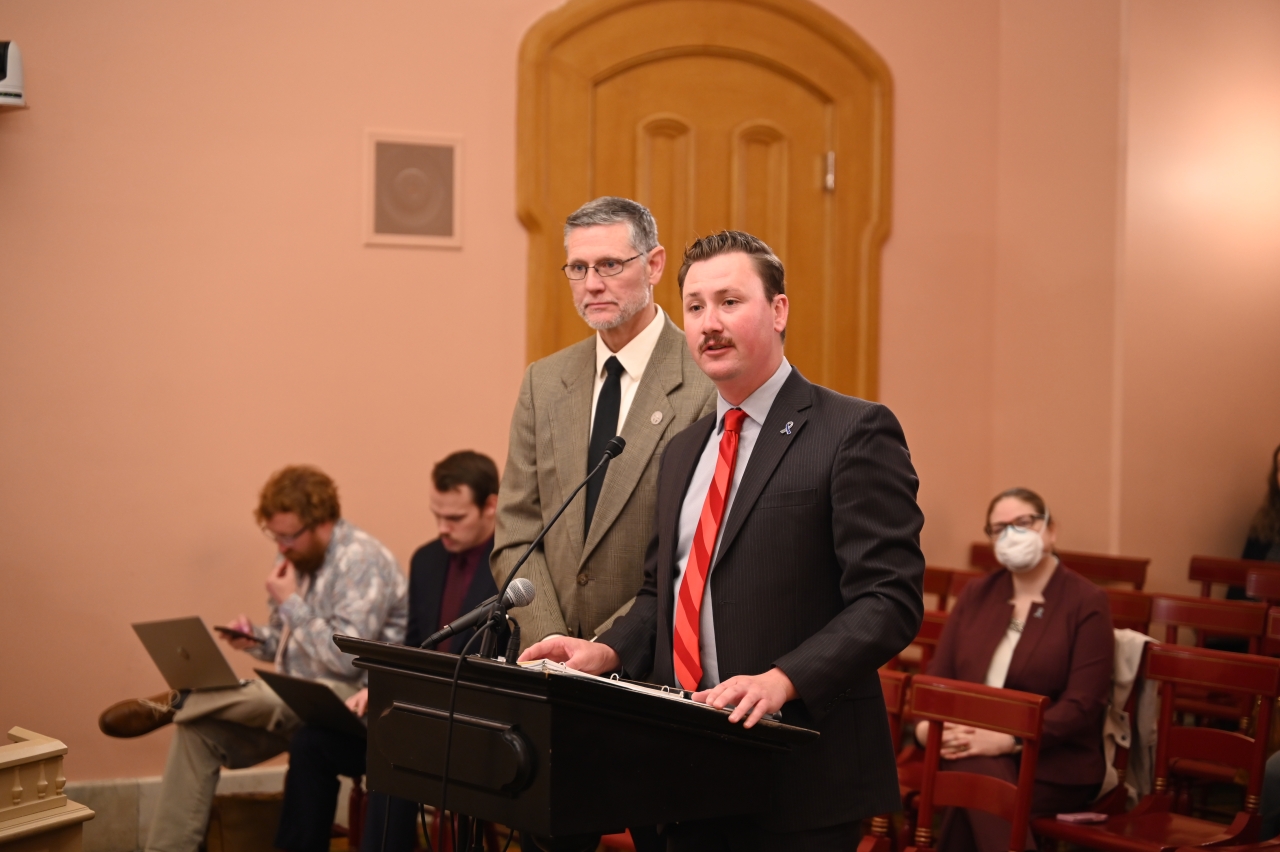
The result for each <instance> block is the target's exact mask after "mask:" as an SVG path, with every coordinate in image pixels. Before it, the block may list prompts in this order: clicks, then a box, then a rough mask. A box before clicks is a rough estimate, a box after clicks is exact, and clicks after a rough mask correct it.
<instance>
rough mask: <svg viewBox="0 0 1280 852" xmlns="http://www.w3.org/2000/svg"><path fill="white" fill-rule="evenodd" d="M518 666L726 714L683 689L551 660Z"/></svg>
mask: <svg viewBox="0 0 1280 852" xmlns="http://www.w3.org/2000/svg"><path fill="white" fill-rule="evenodd" d="M519 665H520V668H522V669H531V670H533V671H536V672H543V673H544V674H551V675H567V676H569V677H578V678H585V679H587V680H594V681H598V682H600V683H607V684H609V685H610V686H617V687H621V688H622V689H629V690H631V691H632V692H640V693H643V694H645V695H658V696H661V697H663V698H670V699H673V700H675V701H683V702H685V703H686V704H693V705H694V706H696V707H706V708H707V709H708V710H715V711H716V712H717V713H725V712H727V711H726V710H720V709H719V708H716V707H711V706H710V705H707V704H702V703H700V702H697V701H694V700H693V696H692V694H691V693H689V692H686V691H684V690H683V689H672V688H671V687H669V686H655V685H654V684H651V683H638V682H636V681H633V680H621V679H620V678H619V677H618V676H617V675H612V676H610V677H600V676H599V675H593V674H587V673H586V672H580V671H578V670H577V669H571V668H569V667H568V666H566V665H565V664H564V663H557V662H554V661H552V660H529V661H528V662H524V663H520V664H519Z"/></svg>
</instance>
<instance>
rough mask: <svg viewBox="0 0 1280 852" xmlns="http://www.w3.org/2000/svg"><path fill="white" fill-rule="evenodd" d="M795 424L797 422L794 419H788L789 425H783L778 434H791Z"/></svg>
mask: <svg viewBox="0 0 1280 852" xmlns="http://www.w3.org/2000/svg"><path fill="white" fill-rule="evenodd" d="M794 425H796V422H795V421H794V420H788V421H787V425H786V426H783V427H782V429H781V430H779V432H778V434H779V435H790V434H791V427H792V426H794Z"/></svg>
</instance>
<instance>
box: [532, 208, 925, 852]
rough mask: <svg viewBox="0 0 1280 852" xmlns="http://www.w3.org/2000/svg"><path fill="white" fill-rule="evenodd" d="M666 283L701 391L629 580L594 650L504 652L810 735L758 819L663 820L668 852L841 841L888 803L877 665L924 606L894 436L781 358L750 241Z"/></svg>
mask: <svg viewBox="0 0 1280 852" xmlns="http://www.w3.org/2000/svg"><path fill="white" fill-rule="evenodd" d="M680 284H681V293H682V298H683V303H684V320H685V335H686V337H687V340H688V343H689V349H690V351H691V353H692V354H693V357H694V359H695V360H696V361H697V362H698V366H699V367H701V368H702V369H703V371H704V372H706V373H707V375H708V376H709V377H710V378H711V379H712V381H713V382H715V384H716V388H717V391H718V392H719V396H718V400H717V411H716V413H715V414H714V415H711V416H707V417H704V418H703V419H701V420H699V421H697V422H696V423H694V424H693V425H692V426H690V427H689V428H688V429H686V430H685V431H684V432H682V433H681V434H680V435H678V436H676V437H675V438H674V439H672V441H671V443H670V444H669V445H668V448H667V451H666V455H665V456H664V457H663V460H662V467H661V470H660V472H659V476H658V504H657V518H656V525H655V532H654V537H653V539H652V541H651V543H650V546H649V549H648V553H647V556H646V564H645V582H644V586H643V587H642V588H641V590H640V592H639V594H638V595H637V597H636V602H635V605H634V606H633V607H632V609H631V611H630V612H629V613H627V614H626V615H624V616H622V617H621V618H619V619H618V620H617V621H616V622H615V623H614V624H613V626H612V628H611V629H609V630H608V631H607V632H605V633H604V634H603V635H602V636H600V637H599V639H598V641H596V642H594V643H588V642H584V641H582V640H578V639H571V638H568V637H556V638H551V639H548V640H546V641H544V642H541V643H538V644H537V645H535V646H533V647H532V648H530V649H529V650H528V651H527V652H526V654H525V655H524V657H523V658H524V659H536V658H539V657H548V658H551V659H556V660H561V661H567V662H568V663H569V665H570V666H572V667H574V668H577V669H580V670H583V671H589V672H593V673H604V672H607V671H612V670H619V669H620V670H622V671H624V672H625V673H626V674H628V675H630V676H632V677H639V678H648V679H650V680H653V681H654V682H656V683H663V684H668V685H671V686H686V687H690V686H692V687H693V688H696V689H697V690H698V691H697V692H696V694H695V695H694V700H696V701H704V702H706V703H709V704H713V705H715V706H717V707H726V706H733V707H735V708H736V709H735V710H734V711H733V713H732V714H731V715H730V717H729V720H730V721H731V722H742V723H743V724H744V725H746V726H751V725H754V724H755V723H756V722H757V721H759V719H760V718H761V717H762V716H763V715H764V714H766V713H781V717H782V721H784V722H787V723H789V724H793V725H799V726H803V727H809V728H815V729H817V730H818V731H820V732H821V734H822V736H821V738H820V739H819V740H818V741H817V742H816V743H814V744H813V745H811V746H805V747H803V748H800V749H797V750H795V751H793V752H791V753H790V754H787V755H785V756H783V757H780V758H778V759H777V762H776V766H775V774H774V780H773V783H772V786H771V790H770V797H769V807H768V808H766V809H764V810H763V811H761V812H759V813H757V814H756V815H754V816H752V817H744V818H741V819H736V820H715V821H702V822H692V823H686V824H677V825H672V826H668V827H667V830H666V834H667V838H668V848H669V849H670V850H693V849H697V850H716V849H721V850H734V852H737V850H758V849H759V850H762V849H765V848H769V849H788V850H837V849H853V848H854V846H855V845H856V843H857V834H858V830H857V823H858V821H859V820H860V819H862V818H864V817H867V816H870V815H873V814H877V813H885V812H890V811H895V810H898V809H900V808H901V801H900V800H899V795H898V781H897V772H896V769H895V767H894V743H893V742H892V741H891V740H890V736H889V727H888V722H887V719H886V717H885V710H884V702H883V698H882V696H881V693H880V684H879V679H878V677H877V675H876V669H877V668H879V667H880V666H881V665H883V664H884V663H885V662H887V661H888V660H889V659H890V658H891V657H893V656H894V655H895V654H897V653H898V652H899V651H901V650H902V649H903V648H904V647H906V645H907V644H908V643H909V642H910V641H911V639H912V638H913V637H914V636H915V634H916V630H917V628H918V627H919V624H920V620H921V616H922V612H923V607H922V604H921V599H920V583H921V578H922V576H923V573H924V557H923V556H922V554H921V552H920V546H919V534H920V528H921V526H922V525H923V516H922V515H921V513H920V509H919V508H918V506H917V505H916V490H917V485H918V480H917V479H916V475H915V470H914V468H913V467H912V464H911V457H910V454H909V452H908V450H907V446H906V439H905V438H904V437H903V434H902V429H901V427H900V426H899V425H898V421H897V419H896V418H895V417H894V416H893V414H892V413H891V412H890V411H889V410H888V409H887V408H885V407H884V406H882V405H878V404H875V403H871V402H866V401H864V400H860V399H854V398H851V397H846V396H842V395H841V394H838V393H835V392H833V391H830V390H827V389H826V388H823V387H819V386H817V385H813V384H811V383H810V382H808V381H806V380H805V378H804V377H803V376H801V375H800V373H799V372H797V371H796V370H794V369H793V368H792V367H791V365H790V364H789V363H788V362H787V360H786V358H785V356H784V354H783V340H784V338H785V331H786V324H787V311H788V301H787V296H786V292H785V283H784V272H783V268H782V264H781V262H780V261H778V259H777V257H775V256H774V254H773V252H772V251H771V250H770V249H769V248H768V246H766V245H765V244H764V243H763V242H761V241H760V240H758V239H756V238H755V237H752V236H750V235H748V234H743V233H741V232H736V231H725V232H722V233H719V234H715V235H712V236H709V237H705V238H703V239H701V240H699V241H698V242H696V243H694V244H693V245H692V246H690V248H689V249H688V250H687V251H686V252H685V258H684V265H683V267H682V268H681V270H680ZM731 433H733V434H731ZM726 487H727V495H726V494H725V489H726ZM704 562H705V565H704V564H703V563H704ZM686 584H689V589H695V588H696V589H698V592H696V593H695V592H690V591H689V590H688V589H684V586H685V585H686ZM682 591H683V592H684V594H682ZM690 679H693V680H695V681H696V683H695V684H692V685H691V684H690V683H689V682H688V681H689V680H690Z"/></svg>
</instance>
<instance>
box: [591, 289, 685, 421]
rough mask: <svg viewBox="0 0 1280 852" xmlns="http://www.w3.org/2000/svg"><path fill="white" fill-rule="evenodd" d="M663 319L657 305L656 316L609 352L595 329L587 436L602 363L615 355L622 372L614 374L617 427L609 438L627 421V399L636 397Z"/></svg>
mask: <svg viewBox="0 0 1280 852" xmlns="http://www.w3.org/2000/svg"><path fill="white" fill-rule="evenodd" d="M666 319H667V315H666V314H664V313H663V312H662V308H658V313H657V316H655V317H654V318H653V321H652V322H651V323H649V324H648V325H646V326H645V327H644V330H643V331H641V332H640V333H639V334H637V335H636V336H635V337H633V338H631V342H630V343H628V344H627V345H626V346H624V347H622V348H621V349H619V350H618V351H617V352H611V351H610V350H609V347H608V346H606V345H605V343H604V339H603V338H602V337H600V332H598V331H597V332H596V383H595V388H594V390H592V392H591V419H589V420H588V421H587V435H588V436H590V435H591V427H592V425H593V424H594V423H595V422H596V403H598V402H599V401H600V388H602V387H604V380H605V377H606V376H607V375H608V373H606V372H605V370H604V362H605V361H608V360H609V358H610V356H615V355H616V356H617V358H618V362H619V363H620V364H622V375H621V376H619V377H618V382H619V384H620V385H621V387H622V404H621V405H620V406H618V428H617V430H616V431H615V432H614V433H613V434H612V435H610V436H609V437H610V438H612V437H613V436H614V435H620V434H622V424H623V423H626V422H627V412H628V411H630V410H631V401H632V400H633V399H635V398H636V388H637V387H639V385H640V377H641V376H643V375H644V368H645V367H647V366H649V358H650V357H652V356H653V350H654V349H655V348H656V347H657V345H658V338H659V337H661V336H662V327H663V324H664V323H665V322H666Z"/></svg>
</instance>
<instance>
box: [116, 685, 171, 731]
mask: <svg viewBox="0 0 1280 852" xmlns="http://www.w3.org/2000/svg"><path fill="white" fill-rule="evenodd" d="M177 700H178V693H177V692H175V691H174V690H172V689H169V690H166V691H164V692H162V693H160V694H159V695H153V696H151V697H150V698H130V699H128V700H127V701H119V702H117V703H115V704H112V705H111V706H110V707H108V708H107V709H106V710H104V711H102V715H101V716H99V717H98V727H99V728H101V729H102V733H104V734H106V735H107V736H109V737H121V738H125V739H127V738H129V737H140V736H142V735H143V734H149V733H151V732H152V731H154V730H155V729H156V728H163V727H164V726H165V725H167V724H169V723H170V722H172V721H173V714H174V713H175V712H176V711H175V710H174V707H173V704H174V702H175V701H177Z"/></svg>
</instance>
